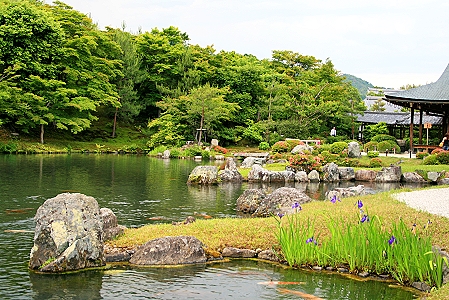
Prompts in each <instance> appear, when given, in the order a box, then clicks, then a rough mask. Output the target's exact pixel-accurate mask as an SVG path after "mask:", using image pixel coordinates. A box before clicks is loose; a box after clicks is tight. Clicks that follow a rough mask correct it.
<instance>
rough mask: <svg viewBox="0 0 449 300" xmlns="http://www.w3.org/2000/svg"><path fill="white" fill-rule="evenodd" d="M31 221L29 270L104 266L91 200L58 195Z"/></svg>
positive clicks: (99, 222)
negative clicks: (32, 229) (31, 234)
mask: <svg viewBox="0 0 449 300" xmlns="http://www.w3.org/2000/svg"><path fill="white" fill-rule="evenodd" d="M34 220H35V222H36V228H35V232H34V245H33V248H32V249H31V254H30V262H29V267H30V269H32V270H39V271H41V272H65V271H73V270H79V269H83V268H91V267H99V266H103V265H104V257H103V240H102V237H103V222H102V219H101V216H100V208H99V206H98V203H97V201H96V200H95V199H94V198H93V197H89V196H86V195H83V194H79V193H75V194H70V193H64V194H59V195H57V196H56V197H54V198H51V199H48V200H46V201H45V202H44V203H43V204H42V205H41V206H40V207H39V208H38V210H37V212H36V216H35V217H34Z"/></svg>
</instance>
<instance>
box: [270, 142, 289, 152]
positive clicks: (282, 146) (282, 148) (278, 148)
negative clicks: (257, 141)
mask: <svg viewBox="0 0 449 300" xmlns="http://www.w3.org/2000/svg"><path fill="white" fill-rule="evenodd" d="M289 147H290V146H289V145H288V143H287V142H286V141H279V142H276V143H275V144H274V145H273V146H272V147H271V151H273V152H288V151H289V150H288V149H289Z"/></svg>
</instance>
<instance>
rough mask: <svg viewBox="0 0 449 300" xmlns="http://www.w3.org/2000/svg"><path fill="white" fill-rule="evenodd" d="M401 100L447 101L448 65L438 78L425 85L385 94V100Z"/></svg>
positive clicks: (448, 89) (448, 98)
mask: <svg viewBox="0 0 449 300" xmlns="http://www.w3.org/2000/svg"><path fill="white" fill-rule="evenodd" d="M390 97H391V98H392V99H394V98H402V99H410V100H424V101H426V100H427V101H435V102H438V101H449V65H448V66H447V67H446V69H445V70H444V72H443V74H441V76H440V78H439V79H438V80H437V81H435V82H433V83H429V84H426V85H422V86H419V87H416V88H413V89H409V90H403V91H399V92H386V93H385V98H386V100H388V99H389V98H390Z"/></svg>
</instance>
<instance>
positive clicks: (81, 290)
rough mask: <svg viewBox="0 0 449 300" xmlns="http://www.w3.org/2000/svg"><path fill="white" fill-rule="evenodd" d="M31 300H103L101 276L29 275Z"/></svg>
mask: <svg viewBox="0 0 449 300" xmlns="http://www.w3.org/2000/svg"><path fill="white" fill-rule="evenodd" d="M30 281H31V287H32V289H33V294H32V295H33V299H35V300H44V299H55V300H56V299H80V300H81V299H83V300H84V299H93V300H95V299H103V298H102V296H101V293H100V291H101V289H102V276H101V275H99V273H98V272H92V271H91V272H79V273H75V274H56V275H54V274H53V275H52V274H35V273H30Z"/></svg>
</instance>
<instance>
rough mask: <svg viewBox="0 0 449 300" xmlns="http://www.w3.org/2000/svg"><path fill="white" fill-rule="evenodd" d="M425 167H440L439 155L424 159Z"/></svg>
mask: <svg viewBox="0 0 449 300" xmlns="http://www.w3.org/2000/svg"><path fill="white" fill-rule="evenodd" d="M422 163H423V165H438V164H439V163H438V159H437V154H431V155H429V156H427V157H425V158H424V159H423V162H422Z"/></svg>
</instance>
